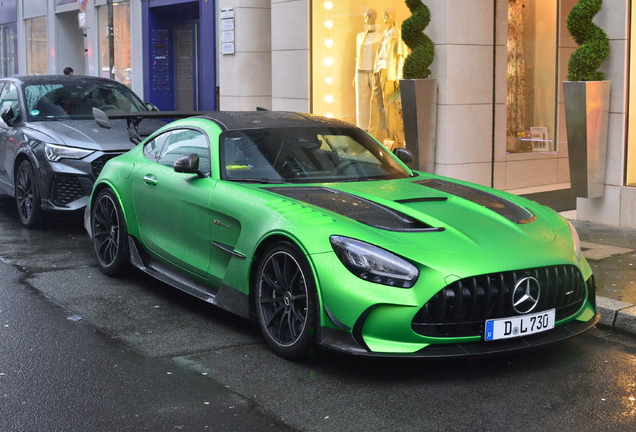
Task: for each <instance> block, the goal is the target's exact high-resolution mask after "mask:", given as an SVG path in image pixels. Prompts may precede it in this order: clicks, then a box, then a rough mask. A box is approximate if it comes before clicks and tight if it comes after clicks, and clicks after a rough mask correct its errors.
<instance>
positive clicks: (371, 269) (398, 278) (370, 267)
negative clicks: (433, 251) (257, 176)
mask: <svg viewBox="0 0 636 432" xmlns="http://www.w3.org/2000/svg"><path fill="white" fill-rule="evenodd" d="M331 245H332V246H333V249H334V251H335V252H336V255H337V256H338V258H340V261H342V264H344V266H345V267H346V268H347V269H349V271H350V272H351V273H353V274H354V275H356V276H358V277H359V278H360V279H364V280H366V281H369V282H374V283H378V284H382V285H389V286H394V287H399V288H410V287H412V286H413V285H414V284H415V281H416V280H417V277H418V276H419V271H418V269H417V267H415V266H414V265H413V264H411V263H409V262H408V261H406V260H404V259H403V258H400V257H399V256H397V255H395V254H393V253H391V252H389V251H386V250H384V249H382V248H379V247H377V246H373V245H371V244H369V243H364V242H361V241H359V240H354V239H351V238H347V237H341V236H331Z"/></svg>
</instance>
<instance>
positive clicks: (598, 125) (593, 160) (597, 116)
mask: <svg viewBox="0 0 636 432" xmlns="http://www.w3.org/2000/svg"><path fill="white" fill-rule="evenodd" d="M563 94H564V98H565V121H566V129H567V136H568V154H569V160H570V183H571V188H572V195H573V196H576V197H581V198H599V197H602V196H603V192H604V189H605V160H606V156H607V135H608V126H609V103H610V81H565V82H564V83H563Z"/></svg>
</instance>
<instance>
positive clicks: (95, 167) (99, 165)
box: [91, 153, 122, 178]
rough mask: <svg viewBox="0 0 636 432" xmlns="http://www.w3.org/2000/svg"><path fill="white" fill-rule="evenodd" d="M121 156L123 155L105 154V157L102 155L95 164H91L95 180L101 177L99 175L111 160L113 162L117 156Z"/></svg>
mask: <svg viewBox="0 0 636 432" xmlns="http://www.w3.org/2000/svg"><path fill="white" fill-rule="evenodd" d="M120 154H122V153H109V154H105V155H102V156H100V157H98V158H97V159H95V160H94V161H93V162H91V170H92V171H93V175H94V176H95V178H97V177H99V174H100V173H101V172H102V170H103V169H104V165H106V162H108V161H109V160H111V159H112V158H114V157H115V156H119V155H120Z"/></svg>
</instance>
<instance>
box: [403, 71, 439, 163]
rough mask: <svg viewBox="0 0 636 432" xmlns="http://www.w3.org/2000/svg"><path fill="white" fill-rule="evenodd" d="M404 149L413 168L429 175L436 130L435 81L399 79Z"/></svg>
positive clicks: (433, 156)
mask: <svg viewBox="0 0 636 432" xmlns="http://www.w3.org/2000/svg"><path fill="white" fill-rule="evenodd" d="M400 93H401V97H402V116H403V119H404V138H405V140H406V148H407V149H408V150H410V152H411V153H412V154H413V164H414V166H413V168H415V169H417V170H421V171H426V172H429V173H433V172H434V170H435V144H436V127H437V79H434V78H426V79H409V80H400Z"/></svg>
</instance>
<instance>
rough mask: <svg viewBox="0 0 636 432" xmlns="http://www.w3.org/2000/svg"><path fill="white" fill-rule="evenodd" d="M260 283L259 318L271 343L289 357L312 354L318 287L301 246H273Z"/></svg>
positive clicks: (260, 270) (261, 269)
mask: <svg viewBox="0 0 636 432" xmlns="http://www.w3.org/2000/svg"><path fill="white" fill-rule="evenodd" d="M256 284H257V285H256V288H257V291H256V294H257V298H256V309H257V312H258V321H259V324H260V327H261V331H262V332H263V335H264V336H265V340H266V341H267V344H268V345H269V347H270V348H271V349H272V350H273V351H274V352H275V353H276V354H278V355H280V356H281V357H284V358H288V359H295V358H299V357H301V356H305V355H306V354H308V353H309V352H310V351H311V350H312V349H313V348H314V345H315V340H316V325H317V319H316V288H315V283H314V279H313V275H312V272H311V270H310V268H309V265H308V264H307V261H306V260H305V258H304V257H303V255H302V253H301V252H300V250H299V249H298V248H297V247H296V246H295V245H293V244H292V243H289V242H280V243H276V244H274V245H272V246H270V247H269V248H268V249H267V250H266V252H265V254H264V258H263V260H262V261H261V262H260V264H259V266H258V277H257V279H256Z"/></svg>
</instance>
